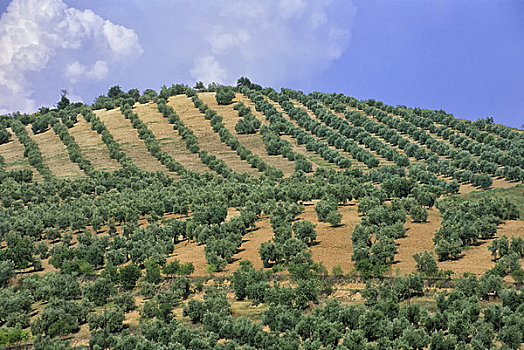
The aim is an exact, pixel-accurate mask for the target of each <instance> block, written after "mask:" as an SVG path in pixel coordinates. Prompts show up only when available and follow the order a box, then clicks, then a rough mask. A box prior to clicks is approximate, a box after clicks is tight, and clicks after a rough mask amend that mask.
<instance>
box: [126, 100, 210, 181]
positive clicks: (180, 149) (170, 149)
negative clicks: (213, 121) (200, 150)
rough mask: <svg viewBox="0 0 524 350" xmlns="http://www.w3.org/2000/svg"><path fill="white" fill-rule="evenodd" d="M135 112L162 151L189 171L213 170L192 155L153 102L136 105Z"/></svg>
mask: <svg viewBox="0 0 524 350" xmlns="http://www.w3.org/2000/svg"><path fill="white" fill-rule="evenodd" d="M134 112H135V113H137V114H138V116H139V118H140V120H142V122H144V124H146V125H147V127H148V128H149V130H151V132H152V133H153V134H154V135H155V137H156V138H157V140H158V142H159V143H160V147H161V148H162V150H163V151H164V152H166V153H168V154H169V155H171V156H172V157H173V158H174V159H175V160H176V161H178V162H179V163H181V164H182V165H183V166H185V167H186V168H187V169H189V170H191V171H195V172H198V173H204V172H210V171H211V170H210V169H209V168H208V167H207V166H206V165H205V164H204V163H202V161H201V160H200V158H199V157H198V154H196V153H191V152H190V151H189V150H188V149H187V148H186V144H185V141H184V140H183V139H182V137H180V136H179V135H178V132H177V131H175V130H173V126H172V125H171V124H169V122H168V120H167V119H166V118H164V117H163V116H162V114H160V112H158V109H157V105H156V104H155V103H153V102H149V103H146V104H138V103H137V104H135V106H134Z"/></svg>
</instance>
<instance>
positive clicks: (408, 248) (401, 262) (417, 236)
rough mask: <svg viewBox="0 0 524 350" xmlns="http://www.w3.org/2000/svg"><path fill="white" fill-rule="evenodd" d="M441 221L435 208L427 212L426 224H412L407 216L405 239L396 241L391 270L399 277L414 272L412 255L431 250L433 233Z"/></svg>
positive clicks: (414, 266) (414, 265)
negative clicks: (397, 273)
mask: <svg viewBox="0 0 524 350" xmlns="http://www.w3.org/2000/svg"><path fill="white" fill-rule="evenodd" d="M441 221H442V218H441V217H440V213H439V211H438V209H436V208H430V209H429V210H428V220H427V222H423V223H416V222H412V221H411V219H410V217H409V216H408V217H407V221H406V224H405V225H404V227H405V228H406V229H407V232H406V237H404V238H400V239H397V240H396V243H397V254H396V255H395V263H394V264H393V265H392V269H393V270H397V271H398V272H399V273H400V275H404V274H409V273H412V272H415V270H416V264H415V260H414V259H413V255H414V254H416V253H421V252H423V251H424V250H427V251H431V250H433V248H434V246H433V236H434V234H435V231H436V230H438V229H439V228H440V222H441Z"/></svg>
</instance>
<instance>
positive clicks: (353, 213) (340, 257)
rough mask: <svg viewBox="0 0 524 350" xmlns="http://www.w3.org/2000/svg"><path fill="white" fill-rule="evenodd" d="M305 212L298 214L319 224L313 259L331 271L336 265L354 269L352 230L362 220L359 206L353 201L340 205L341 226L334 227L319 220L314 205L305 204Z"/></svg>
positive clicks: (343, 268) (348, 270) (312, 250)
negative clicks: (358, 210)
mask: <svg viewBox="0 0 524 350" xmlns="http://www.w3.org/2000/svg"><path fill="white" fill-rule="evenodd" d="M304 209H305V210H304V212H303V213H302V214H300V215H299V216H298V218H300V219H304V220H307V221H310V222H312V223H313V224H315V225H317V227H316V228H315V230H316V231H317V242H316V243H314V244H313V246H311V248H310V250H311V252H312V253H313V260H314V261H316V262H321V263H322V264H323V265H324V266H325V267H326V268H327V270H328V272H329V273H331V271H332V269H333V268H334V267H335V266H340V267H341V268H342V271H343V272H344V273H349V272H351V271H352V270H353V269H354V265H353V262H352V261H351V254H352V252H353V247H352V244H351V232H352V231H353V229H354V228H355V226H356V225H357V224H358V223H359V222H360V216H359V214H358V212H357V206H356V205H355V204H354V203H353V202H352V203H350V204H347V205H343V206H339V207H338V211H339V212H340V213H342V220H341V222H340V226H337V227H332V226H331V225H330V224H329V223H325V222H318V219H317V213H316V212H315V206H314V205H305V207H304Z"/></svg>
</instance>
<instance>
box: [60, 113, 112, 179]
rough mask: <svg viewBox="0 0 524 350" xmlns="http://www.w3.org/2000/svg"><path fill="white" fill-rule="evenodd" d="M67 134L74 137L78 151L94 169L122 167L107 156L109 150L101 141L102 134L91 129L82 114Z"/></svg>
mask: <svg viewBox="0 0 524 350" xmlns="http://www.w3.org/2000/svg"><path fill="white" fill-rule="evenodd" d="M69 134H70V135H71V136H72V137H74V138H75V141H76V143H77V144H78V146H79V147H80V151H81V152H82V154H83V155H84V156H85V157H86V158H87V159H89V161H90V162H91V164H92V165H93V167H94V168H95V169H96V170H101V171H114V170H118V169H120V168H121V167H122V166H121V165H120V163H118V162H117V161H116V160H114V159H111V158H110V157H109V151H108V149H107V146H106V144H105V143H104V141H102V136H100V135H99V134H98V133H97V132H96V131H95V130H92V129H91V124H90V123H88V122H86V120H85V119H84V118H83V117H82V116H79V117H78V122H76V123H75V125H74V126H73V127H72V128H70V129H69Z"/></svg>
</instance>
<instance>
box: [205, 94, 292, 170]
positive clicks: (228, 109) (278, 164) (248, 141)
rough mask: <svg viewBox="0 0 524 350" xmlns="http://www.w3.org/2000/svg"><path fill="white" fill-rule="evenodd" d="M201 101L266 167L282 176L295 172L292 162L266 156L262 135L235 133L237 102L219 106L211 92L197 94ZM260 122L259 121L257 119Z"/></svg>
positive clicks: (280, 157) (279, 156)
mask: <svg viewBox="0 0 524 350" xmlns="http://www.w3.org/2000/svg"><path fill="white" fill-rule="evenodd" d="M239 95H240V94H238V93H237V94H236V96H239ZM199 96H200V98H201V99H202V101H204V103H205V104H207V105H208V106H209V107H211V108H212V109H214V110H216V111H217V112H218V114H220V115H221V116H222V117H223V120H222V122H223V123H224V125H225V126H226V128H228V130H229V131H230V132H231V133H232V134H233V135H235V136H236V137H237V138H238V140H239V141H240V142H241V143H242V144H243V145H244V146H245V147H247V148H248V149H250V150H251V152H253V154H256V155H257V156H259V157H260V158H261V159H263V160H264V161H265V162H266V163H267V164H268V165H270V166H273V167H275V168H277V169H280V170H282V172H283V173H284V176H288V175H290V174H292V173H293V172H294V171H295V164H294V162H291V161H289V160H288V159H286V158H284V157H283V156H282V155H276V156H270V155H268V154H267V151H266V147H265V145H264V141H262V135H260V133H259V132H257V133H256V134H250V135H247V134H237V133H236V131H235V125H236V123H237V121H238V120H239V119H240V118H239V117H238V113H237V111H235V110H234V109H233V105H234V103H236V102H238V101H239V100H238V99H236V98H235V101H233V103H232V104H230V105H227V106H220V105H218V103H217V102H216V99H215V93H214V92H213V93H211V92H205V93H200V94H199ZM259 120H260V119H259Z"/></svg>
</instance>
